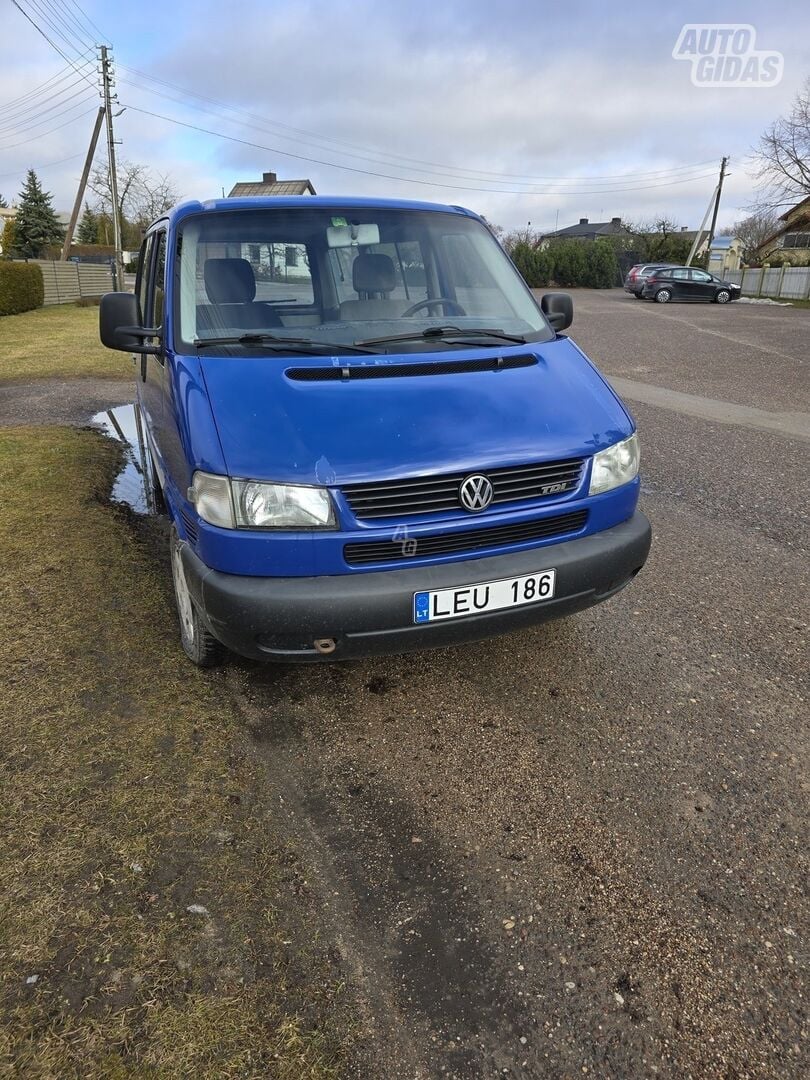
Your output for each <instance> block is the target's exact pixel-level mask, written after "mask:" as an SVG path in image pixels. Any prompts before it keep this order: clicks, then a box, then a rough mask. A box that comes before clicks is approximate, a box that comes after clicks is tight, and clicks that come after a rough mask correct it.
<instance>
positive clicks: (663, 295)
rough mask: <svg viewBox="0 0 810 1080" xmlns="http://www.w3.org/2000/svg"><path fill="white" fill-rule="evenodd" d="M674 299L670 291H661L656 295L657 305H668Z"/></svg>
mask: <svg viewBox="0 0 810 1080" xmlns="http://www.w3.org/2000/svg"><path fill="white" fill-rule="evenodd" d="M671 299H672V293H671V292H670V291H669V289H659V290H658V292H657V293H656V294H655V302H656V304H668V303H669V302H670V300H671Z"/></svg>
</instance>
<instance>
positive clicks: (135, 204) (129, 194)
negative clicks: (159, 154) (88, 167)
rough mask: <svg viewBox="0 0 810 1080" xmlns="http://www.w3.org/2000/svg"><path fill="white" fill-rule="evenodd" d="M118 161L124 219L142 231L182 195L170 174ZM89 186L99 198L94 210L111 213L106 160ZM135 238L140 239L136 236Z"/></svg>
mask: <svg viewBox="0 0 810 1080" xmlns="http://www.w3.org/2000/svg"><path fill="white" fill-rule="evenodd" d="M117 164H118V203H119V211H120V214H121V218H122V221H123V222H125V223H126V224H127V225H129V226H133V227H134V229H135V232H136V233H137V234H139V232H140V229H142V228H145V227H146V226H147V225H149V224H151V222H153V221H154V220H155V218H158V217H160V215H161V214H163V213H165V212H166V211H167V210H168V209H169V207H171V206H174V204H175V203H176V202H178V200H179V198H180V195H179V193H178V191H177V188H176V187H175V186H174V181H173V180H172V178H171V176H170V175H169V174H168V173H159V172H155V171H153V170H152V169H150V168H149V166H148V165H141V164H139V163H137V162H134V161H123V160H120V159H119V161H118V163H117ZM88 187H89V188H90V190H91V191H92V192H93V194H94V195H95V197H96V203H95V206H94V209H95V211H96V212H97V213H98V214H100V215H102V216H109V215H110V214H111V212H112V186H111V184H110V170H109V168H108V166H107V164H106V162H105V163H104V164H102V165H97V166H96V168H95V169H94V170H93V172H92V173H91V174H90V179H89V181H88ZM135 239H136V241H137V242H138V243H139V242H140V241H139V240H138V239H137V235H136V237H135Z"/></svg>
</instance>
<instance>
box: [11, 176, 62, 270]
mask: <svg viewBox="0 0 810 1080" xmlns="http://www.w3.org/2000/svg"><path fill="white" fill-rule="evenodd" d="M14 231H15V233H16V245H17V250H18V251H19V253H20V255H22V256H23V258H26V259H39V258H42V256H43V255H44V254H45V249H46V248H47V246H48V245H49V244H59V243H61V242H62V240H63V238H64V229H63V228H62V226H61V225H60V224H59V221H58V219H57V217H56V213H55V212H54V208H53V203H52V202H51V194H50V192H48V191H43V190H42V185H41V184H40V182H39V180H38V179H37V174H36V173H35V172H34V170H33V169H29V170H28V174H27V176H26V178H25V183H24V184H23V189H22V191H21V192H20V205H19V208H18V210H17V216H16V218H15V220H14Z"/></svg>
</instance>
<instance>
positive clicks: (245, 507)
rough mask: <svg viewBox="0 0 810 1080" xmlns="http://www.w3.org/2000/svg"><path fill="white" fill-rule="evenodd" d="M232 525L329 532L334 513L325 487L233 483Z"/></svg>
mask: <svg viewBox="0 0 810 1080" xmlns="http://www.w3.org/2000/svg"><path fill="white" fill-rule="evenodd" d="M232 483H233V501H234V505H235V507H236V523H237V525H240V526H241V527H242V528H249V529H250V528H254V529H333V528H334V527H335V513H334V510H333V508H332V500H331V499H330V498H329V492H328V491H327V490H326V488H317V487H299V486H298V485H297V484H262V483H259V482H258V481H256V480H234V481H232Z"/></svg>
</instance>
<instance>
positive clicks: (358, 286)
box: [340, 254, 409, 322]
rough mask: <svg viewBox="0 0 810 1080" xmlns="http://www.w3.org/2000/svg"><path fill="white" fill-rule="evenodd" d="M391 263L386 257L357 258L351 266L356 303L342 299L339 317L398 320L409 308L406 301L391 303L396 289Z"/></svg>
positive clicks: (389, 258)
mask: <svg viewBox="0 0 810 1080" xmlns="http://www.w3.org/2000/svg"><path fill="white" fill-rule="evenodd" d="M396 284H397V276H396V270H395V269H394V260H393V259H392V258H391V257H390V256H388V255H381V254H378V255H358V256H357V258H356V259H355V260H354V263H353V264H352V285H353V287H354V291H355V292H356V293H357V295H358V299H357V300H344V301H343V303H342V304H341V305H340V317H341V319H342V320H343V321H344V322H365V321H367V320H369V321H372V320H377V319H398V318H399V317H400V316H401V315H402V313H403V311H405V310H406V308H407V307H408V306H409V305H408V301H407V300H392V299H390V297H389V293H391V292H393V290H394V289H395V288H396Z"/></svg>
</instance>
